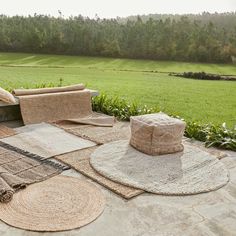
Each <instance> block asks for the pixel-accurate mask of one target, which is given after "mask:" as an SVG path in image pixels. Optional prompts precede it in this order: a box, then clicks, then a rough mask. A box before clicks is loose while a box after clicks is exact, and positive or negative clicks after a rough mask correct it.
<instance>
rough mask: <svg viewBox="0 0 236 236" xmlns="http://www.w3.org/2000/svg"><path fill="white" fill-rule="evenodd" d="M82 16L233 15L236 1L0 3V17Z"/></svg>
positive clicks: (54, 0) (37, 0)
mask: <svg viewBox="0 0 236 236" xmlns="http://www.w3.org/2000/svg"><path fill="white" fill-rule="evenodd" d="M58 10H60V11H61V12H62V14H63V15H64V16H65V17H67V16H70V15H73V16H76V15H79V14H81V15H83V16H89V17H94V16H95V14H97V15H98V16H99V17H101V18H114V17H117V16H120V17H123V16H129V15H137V14H140V15H142V14H150V13H173V14H183V13H201V12H203V11H208V12H232V11H236V0H0V14H6V15H10V16H12V15H29V14H30V15H33V14H34V13H37V14H50V15H54V16H58Z"/></svg>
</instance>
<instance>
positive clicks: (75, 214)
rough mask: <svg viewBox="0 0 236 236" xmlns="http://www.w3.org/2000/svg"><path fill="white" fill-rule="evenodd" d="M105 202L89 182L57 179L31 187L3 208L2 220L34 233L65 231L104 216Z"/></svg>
mask: <svg viewBox="0 0 236 236" xmlns="http://www.w3.org/2000/svg"><path fill="white" fill-rule="evenodd" d="M104 205H105V199H104V197H103V195H102V193H101V191H100V190H99V189H98V188H97V187H96V186H95V185H93V184H91V183H88V182H87V181H82V180H78V179H77V178H73V177H67V176H56V177H54V178H51V179H49V180H47V181H44V182H42V183H38V184H34V185H31V186H29V187H28V188H27V189H25V190H24V191H21V192H18V193H17V194H15V196H14V199H13V200H12V201H11V202H9V203H7V204H1V205H0V219H1V220H2V221H4V222H5V223H7V224H9V225H11V226H14V227H17V228H21V229H26V230H32V231H63V230H71V229H75V228H79V227H82V226H84V225H86V224H89V223H90V222H92V221H94V220H95V219H96V218H97V217H98V216H99V215H100V214H101V213H102V212H103V209H104Z"/></svg>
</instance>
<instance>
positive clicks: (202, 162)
mask: <svg viewBox="0 0 236 236" xmlns="http://www.w3.org/2000/svg"><path fill="white" fill-rule="evenodd" d="M90 164H91V165H92V167H93V168H94V169H95V170H96V171H98V172H99V173H100V174H102V175H104V176H105V177H107V178H109V179H111V180H113V181H117V182H119V183H122V184H124V185H127V186H131V187H135V188H139V189H143V190H145V191H147V192H151V193H156V194H165V195H189V194H197V193H202V192H208V191H212V190H215V189H218V188H220V187H222V186H224V185H225V184H226V183H227V182H228V181H229V177H228V171H227V169H226V168H225V167H224V165H223V164H222V163H221V162H219V161H218V160H217V158H215V157H214V156H212V155H211V154H209V153H207V152H205V151H203V150H201V149H199V148H197V147H196V146H192V145H184V151H183V152H179V153H175V154H168V155H160V156H150V155H147V154H144V153H142V152H139V151H138V150H136V149H134V148H133V147H131V146H130V145H129V141H127V140H120V141H116V142H111V143H107V144H104V145H102V146H100V147H99V148H97V149H96V150H95V151H94V153H92V155H91V159H90Z"/></svg>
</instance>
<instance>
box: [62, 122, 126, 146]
mask: <svg viewBox="0 0 236 236" xmlns="http://www.w3.org/2000/svg"><path fill="white" fill-rule="evenodd" d="M58 125H59V127H61V128H63V129H64V130H66V131H67V132H69V133H72V134H74V135H77V136H79V137H82V138H85V139H88V140H91V141H93V142H95V143H97V144H104V143H108V142H112V141H117V140H122V139H127V140H128V139H129V138H130V126H129V122H116V123H115V124H114V125H113V127H97V126H91V125H80V126H73V125H68V124H58Z"/></svg>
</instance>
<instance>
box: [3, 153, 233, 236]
mask: <svg viewBox="0 0 236 236" xmlns="http://www.w3.org/2000/svg"><path fill="white" fill-rule="evenodd" d="M226 154H227V156H226V157H224V158H222V159H221V160H220V161H221V162H223V163H224V164H225V165H226V167H227V168H228V169H229V172H230V182H229V183H228V184H227V185H226V186H225V187H223V188H221V189H219V190H217V191H213V192H209V193H203V194H198V195H191V196H180V197H177V196H161V195H155V194H149V193H145V194H142V195H140V196H138V197H136V198H133V199H131V200H129V201H127V200H124V199H122V198H120V197H119V196H117V195H115V194H114V193H112V192H111V191H109V190H107V189H105V188H103V187H102V186H101V185H98V184H96V183H95V184H96V185H97V186H98V187H99V188H100V189H102V191H103V193H104V195H105V197H106V200H107V202H106V207H105V210H104V212H103V214H102V215H101V216H100V217H99V218H98V219H97V220H95V221H94V222H92V223H91V224H89V225H87V226H85V227H83V228H80V229H76V230H72V231H64V232H58V233H38V232H31V231H25V230H21V229H17V228H14V227H11V226H8V225H6V224H5V223H3V222H0V235H1V236H54V235H58V236H74V235H76V236H80V235H81V236H92V235H96V236H121V235H122V236H172V235H173V236H178V235H181V236H183V235H186V236H192V235H194V236H195V235H196V236H214V235H217V236H231V235H232V236H233V235H236V152H230V151H227V152H226ZM63 174H64V175H70V176H76V177H78V178H81V179H86V180H88V181H91V182H93V181H92V180H89V179H88V178H86V177H84V176H82V175H81V174H79V173H77V172H75V171H74V170H67V171H65V172H63ZM52 217H53V216H52Z"/></svg>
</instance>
